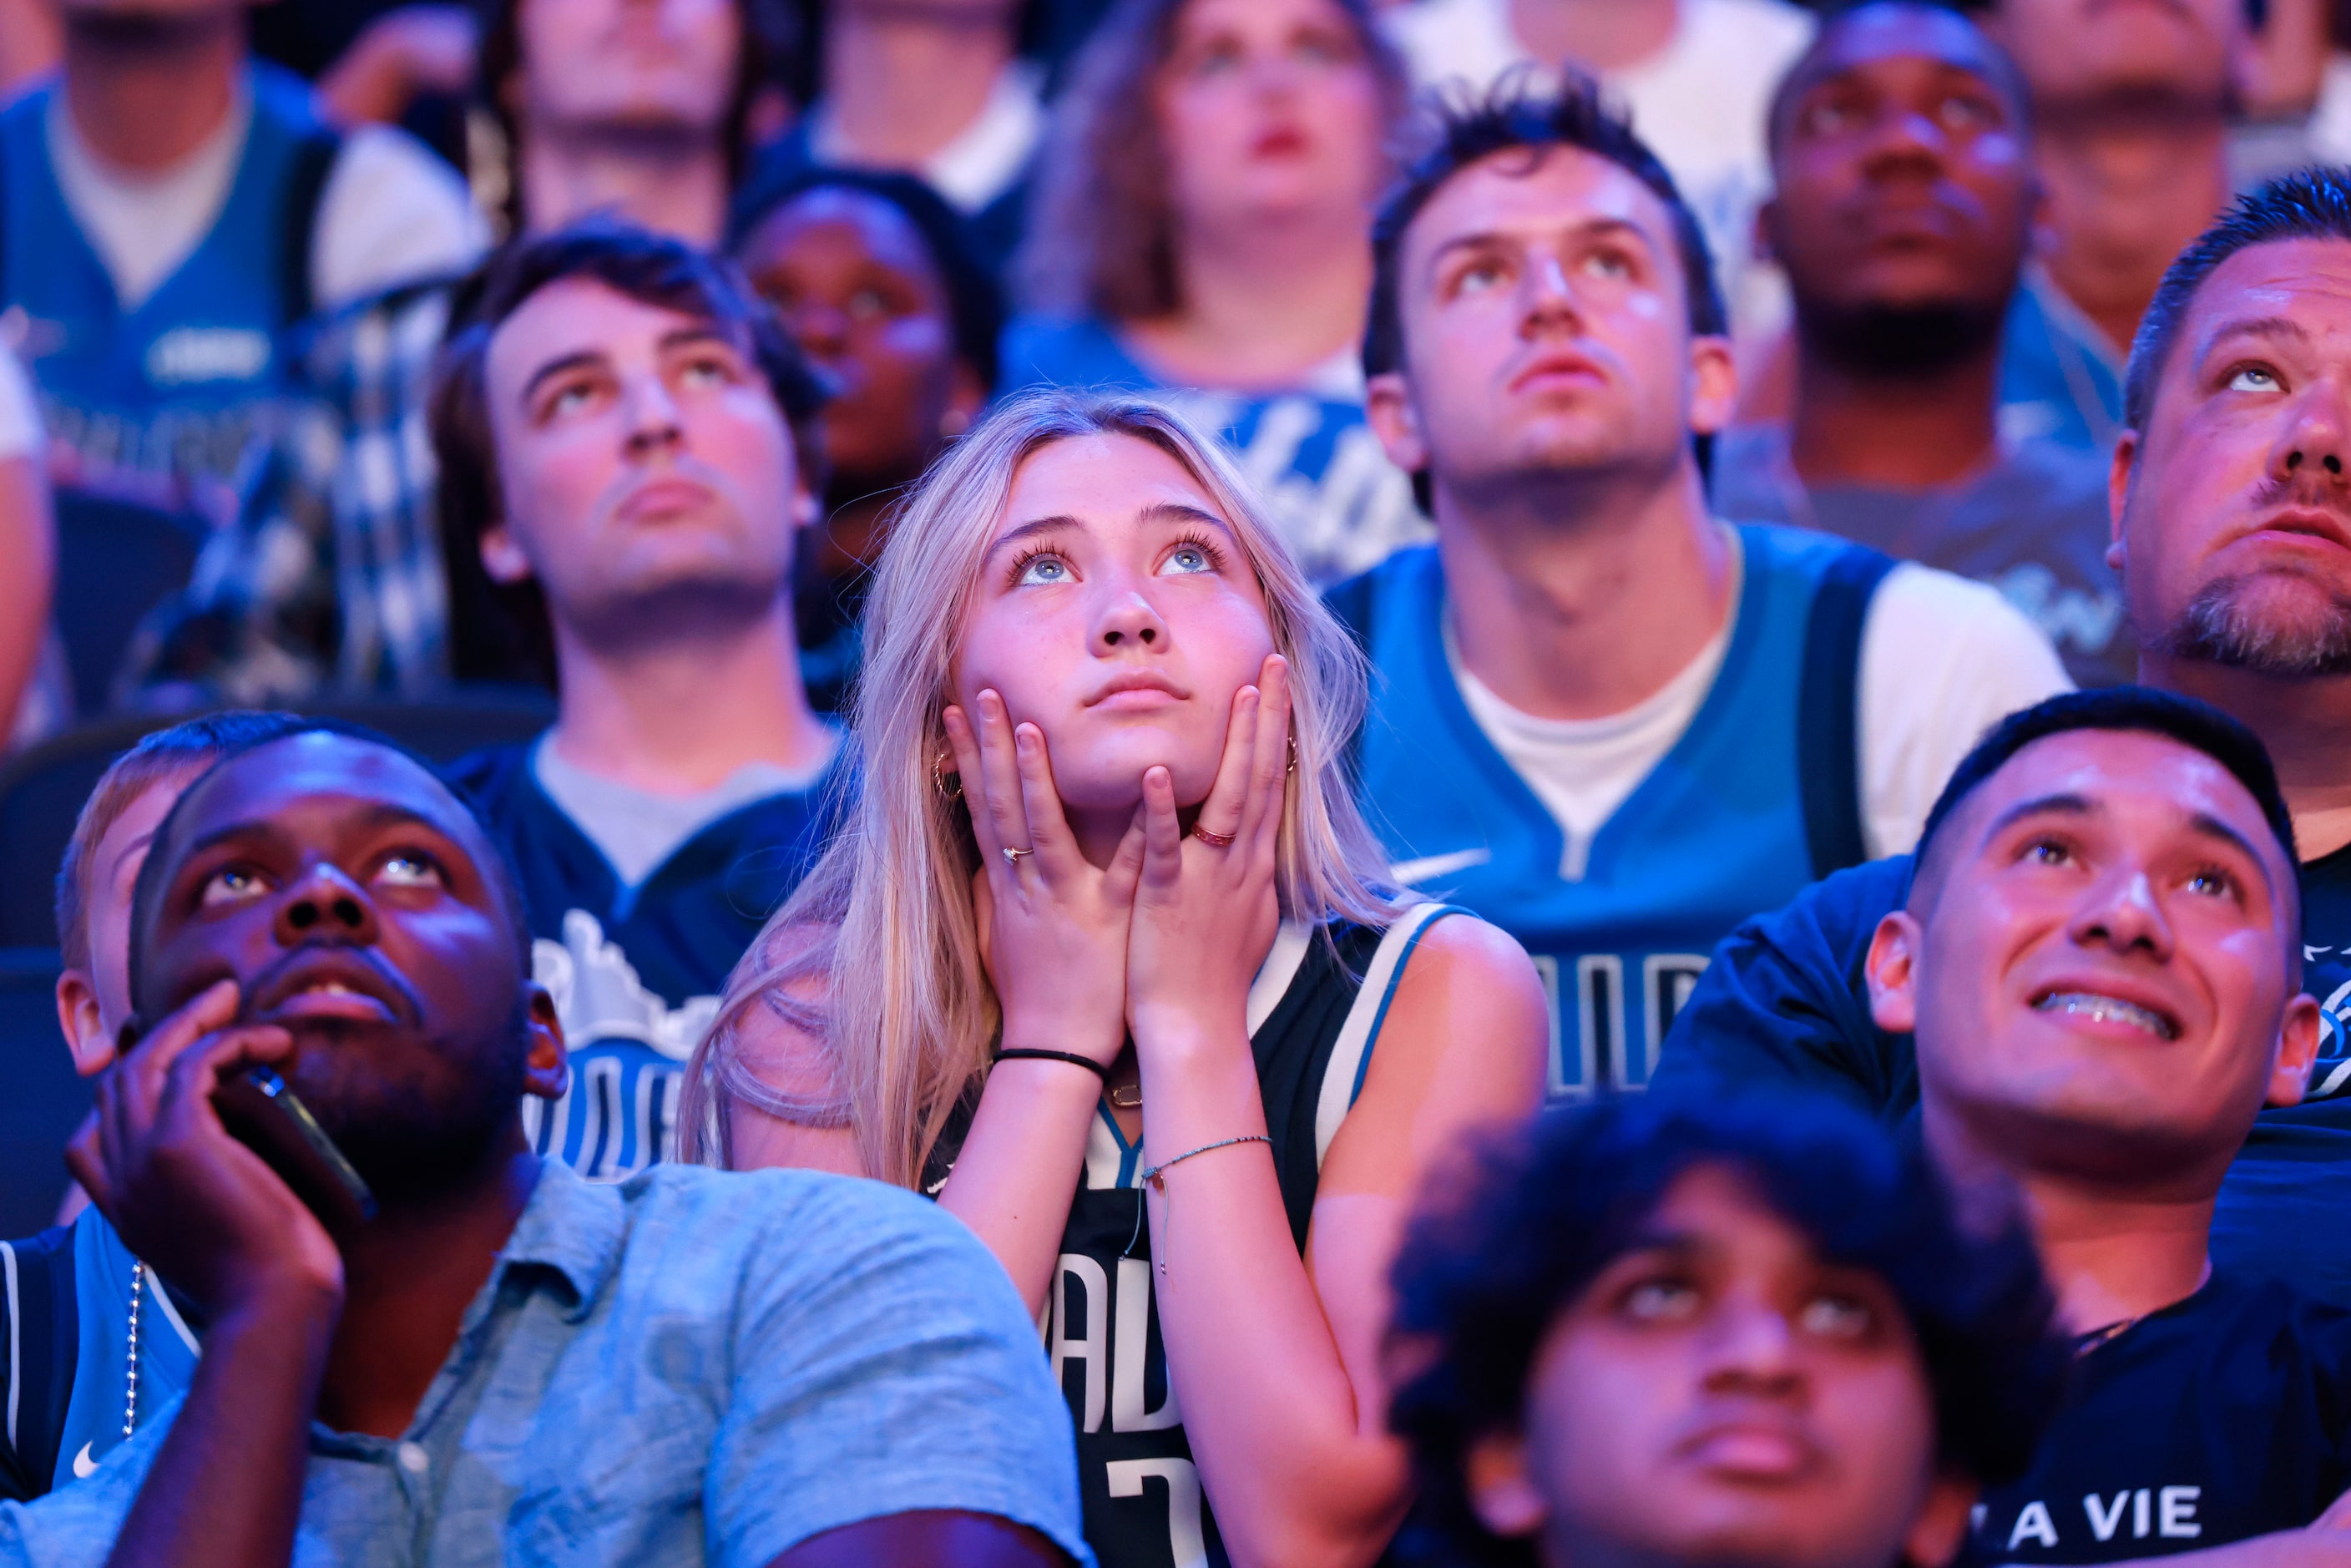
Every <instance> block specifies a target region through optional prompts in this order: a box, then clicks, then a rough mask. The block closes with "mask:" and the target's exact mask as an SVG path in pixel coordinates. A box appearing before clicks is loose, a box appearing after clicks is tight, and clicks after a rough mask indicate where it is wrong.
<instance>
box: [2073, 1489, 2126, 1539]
mask: <svg viewBox="0 0 2351 1568" xmlns="http://www.w3.org/2000/svg"><path fill="white" fill-rule="evenodd" d="M2129 1501H2130V1493H2128V1492H2126V1491H2118V1492H2116V1493H2115V1506H2114V1507H2113V1508H2111V1509H2109V1510H2106V1511H2103V1512H2101V1511H2099V1508H2098V1494H2097V1493H2095V1492H2092V1493H2091V1494H2090V1495H2089V1496H2087V1497H2085V1498H2084V1499H2083V1500H2082V1511H2083V1512H2085V1513H2086V1514H2088V1515H2089V1516H2090V1533H2091V1534H2093V1535H2095V1536H2096V1537H2097V1538H2098V1539H2099V1540H2100V1541H2112V1540H2113V1539H2114V1538H2115V1531H2116V1529H2117V1528H2119V1527H2120V1526H2121V1524H2122V1521H2123V1505H2124V1504H2126V1503H2127V1502H2129Z"/></svg>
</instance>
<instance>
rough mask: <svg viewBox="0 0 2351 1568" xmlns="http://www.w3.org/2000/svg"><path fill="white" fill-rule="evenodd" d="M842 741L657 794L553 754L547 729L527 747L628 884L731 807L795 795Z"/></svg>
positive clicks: (537, 771)
mask: <svg viewBox="0 0 2351 1568" xmlns="http://www.w3.org/2000/svg"><path fill="white" fill-rule="evenodd" d="M840 749H841V737H840V735H839V734H838V732H836V733H835V734H834V736H833V743H832V744H831V746H829V747H825V752H824V755H823V756H822V757H820V758H817V760H816V762H815V763H814V765H812V766H810V767H809V768H802V769H800V770H799V771H797V772H795V771H794V770H792V769H791V768H779V767H778V766H777V765H776V764H774V763H772V762H747V763H745V764H744V765H743V766H742V767H740V768H737V769H735V771H734V772H732V773H729V774H728V775H727V776H726V778H724V779H720V780H719V781H718V782H717V783H716V784H714V785H712V786H711V787H710V788H709V789H702V790H697V791H696V792H695V793H694V794H691V795H661V794H656V793H654V792H653V790H651V789H637V788H636V787H635V786H633V785H629V784H622V783H618V782H616V781H614V780H612V779H607V778H605V777H604V776H603V775H602V774H601V773H590V772H589V771H588V770H587V769H586V768H577V767H574V766H573V765H572V764H570V763H569V762H566V761H564V760H563V758H561V757H559V756H558V755H557V754H556V750H555V732H554V731H553V730H551V729H550V730H549V731H548V732H547V733H546V734H545V735H542V736H540V737H538V744H537V745H535V746H533V747H531V748H530V770H531V774H532V776H533V777H534V778H536V779H538V787H539V788H540V789H544V790H546V791H547V798H548V799H549V800H552V801H554V802H555V803H556V804H557V805H559V806H560V807H562V808H563V814H564V815H565V816H567V817H569V818H570V819H571V821H572V822H573V823H574V824H575V825H577V826H578V828H579V829H580V831H581V832H582V833H585V834H586V835H587V836H588V841H589V842H590V843H592V844H594V845H595V846H596V848H597V849H598V850H600V851H601V852H602V853H603V856H604V858H605V859H606V860H607V861H610V862H611V865H612V869H613V871H615V872H616V873H619V874H620V878H621V883H622V885H623V886H625V887H635V886H637V885H639V884H640V883H643V881H644V880H645V878H647V877H649V876H651V875H653V873H654V871H655V870H657V869H658V868H659V867H660V865H661V863H662V862H664V861H665V860H667V859H669V857H670V856H671V855H672V854H674V853H675V852H676V850H677V847H678V846H679V845H680V844H683V843H684V842H685V841H686V840H688V839H690V838H692V837H694V835H695V834H696V833H698V832H700V831H702V830H703V829H705V828H706V827H708V826H709V825H710V824H711V823H713V822H715V821H717V820H718V819H719V818H721V817H723V816H725V815H726V813H728V812H729V811H733V810H739V809H740V808H742V807H745V806H747V805H749V804H750V803H751V802H752V801H754V800H766V799H767V798H768V796H770V795H797V794H799V793H801V792H803V791H805V790H807V789H810V787H811V786H813V785H814V784H815V783H816V781H817V780H818V779H821V778H823V777H824V770H825V769H826V768H830V767H831V766H832V758H833V755H834V754H835V753H836V752H838V751H839V750H840Z"/></svg>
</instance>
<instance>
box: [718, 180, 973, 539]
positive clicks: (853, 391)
mask: <svg viewBox="0 0 2351 1568" xmlns="http://www.w3.org/2000/svg"><path fill="white" fill-rule="evenodd" d="M740 259H741V261H742V263H743V267H744V270H745V271H746V272H747V273H748V274H749V275H750V278H751V282H752V285H753V286H754V287H757V288H758V291H759V292H760V293H761V294H763V295H765V296H766V297H767V298H768V299H769V300H770V301H772V302H773V303H774V305H775V307H776V308H777V310H778V313H779V314H780V315H781V316H782V317H783V319H784V325H785V326H786V328H788V329H789V330H790V332H791V334H792V336H793V337H794V338H795V339H796V340H798V341H799V346H800V350H801V352H803V353H805V354H806V355H807V356H808V358H809V360H810V362H811V363H813V364H814V365H815V366H816V367H817V368H818V369H819V370H820V371H823V372H824V374H825V377H826V379H827V380H828V381H829V382H831V385H832V389H833V395H832V399H831V402H827V403H826V404H825V409H824V416H823V417H824V449H825V459H826V461H827V463H829V464H830V465H831V469H832V474H833V477H834V480H835V488H836V489H838V490H840V491H841V492H842V493H843V494H844V495H846V494H848V493H850V492H851V490H852V488H854V489H855V490H856V491H858V492H861V493H862V491H863V490H864V489H867V488H872V487H875V486H889V485H897V484H904V483H905V482H906V481H908V480H910V479H912V478H914V477H915V476H918V475H919V474H920V473H921V472H922V470H923V468H924V466H925V465H926V464H928V463H929V461H930V459H931V457H932V455H934V454H935V453H936V452H937V451H938V449H939V446H940V444H941V443H942V442H943V441H944V440H945V439H946V434H948V432H949V430H950V429H951V428H954V429H959V428H961V427H962V426H963V425H964V424H967V423H969V422H970V420H971V419H972V417H973V416H974V415H976V414H977V413H978V411H979V407H980V404H981V402H983V401H984V399H985V394H984V392H983V391H982V389H981V387H980V385H979V380H978V377H977V375H975V374H974V373H973V372H972V371H971V370H970V368H969V367H967V366H966V365H965V364H964V363H963V362H962V361H960V360H958V359H957V358H956V351H955V324H954V320H953V319H952V317H951V315H950V313H949V310H948V305H947V295H946V284H945V282H944V281H943V280H942V279H941V277H939V271H938V267H937V266H936V265H935V263H934V262H933V260H932V259H931V254H930V251H929V248H928V247H927V246H925V244H924V243H923V237H922V235H920V234H919V233H917V232H916V230H915V228H914V225H913V224H912V223H910V222H909V221H908V220H907V219H906V217H905V215H904V214H902V213H900V212H899V211H898V209H897V208H896V207H894V206H893V205H891V204H889V203H888V202H886V201H883V199H882V198H881V197H879V196H876V195H872V194H871V193H866V192H862V191H852V190H845V189H841V188H838V187H835V188H831V189H820V190H815V191H810V193H807V194H806V195H803V196H799V197H796V198H794V199H793V200H792V201H790V202H789V203H787V204H785V205H783V206H782V207H779V208H778V209H777V210H776V211H775V212H774V213H772V214H769V215H768V217H767V218H766V219H765V220H764V221H763V222H761V223H760V225H758V227H757V228H756V229H754V230H753V231H752V232H751V235H750V236H749V237H748V238H747V239H746V240H745V241H744V243H743V245H742V246H741V251H740ZM950 416H953V417H950Z"/></svg>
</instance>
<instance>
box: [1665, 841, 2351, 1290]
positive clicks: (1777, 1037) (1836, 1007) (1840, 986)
mask: <svg viewBox="0 0 2351 1568" xmlns="http://www.w3.org/2000/svg"><path fill="white" fill-rule="evenodd" d="M1909 879H1910V859H1909V857H1908V856H1907V855H1897V856H1894V857H1892V858H1890V859H1886V860H1882V861H1873V862H1870V863H1868V864H1866V865H1860V866H1855V867H1853V868H1852V869H1850V870H1848V871H1841V872H1838V873H1835V874H1834V875H1833V876H1830V877H1827V878H1825V879H1823V880H1822V881H1820V882H1818V883H1813V885H1812V886H1810V887H1808V888H1806V889H1805V890H1804V891H1803V892H1802V893H1801V894H1797V895H1796V897H1795V899H1794V900H1793V901H1792V903H1790V904H1786V905H1784V906H1782V907H1781V908H1779V909H1775V910H1773V911H1771V913H1770V914H1767V915H1757V916H1756V917H1755V918H1754V919H1752V920H1750V921H1748V922H1746V923H1745V924H1744V925H1740V927H1739V928H1738V929H1737V930H1735V931H1733V932H1732V933H1731V934H1730V936H1728V937H1726V938H1725V939H1724V940H1723V942H1722V943H1721V944H1720V946H1718V947H1716V949H1715V951H1714V956H1713V958H1712V960H1711V962H1709V963H1708V966H1707V969H1706V972H1705V973H1704V974H1703V975H1701V976H1700V977H1698V983H1697V985H1696V987H1695V988H1693V989H1692V990H1691V992H1690V996H1689V999H1688V1000H1687V1002H1686V1003H1685V1004H1684V1005H1683V1007H1682V1010H1681V1011H1680V1013H1678V1014H1677V1016H1676V1017H1675V1019H1674V1023H1673V1028H1672V1030H1670V1031H1669V1032H1668V1033H1667V1037H1666V1041H1665V1048H1664V1050H1663V1051H1662V1053H1661V1058H1660V1060H1659V1062H1658V1065H1657V1071H1656V1076H1655V1078H1654V1080H1653V1081H1652V1087H1653V1088H1655V1089H1656V1090H1658V1091H1661V1092H1672V1091H1677V1090H1683V1091H1687V1090H1693V1089H1695V1090H1698V1091H1700V1092H1703V1091H1704V1090H1705V1089H1706V1088H1707V1087H1708V1086H1725V1085H1735V1084H1739V1083H1743V1082H1764V1083H1779V1084H1785V1083H1789V1082H1798V1083H1802V1084H1806V1085H1809V1086H1811V1087H1813V1088H1817V1089H1822V1090H1825V1091H1827V1092H1831V1093H1834V1094H1836V1095H1839V1096H1840V1097H1842V1098H1844V1099H1846V1100H1849V1101H1851V1102H1853V1103H1855V1104H1857V1105H1859V1106H1861V1107H1862V1108H1863V1109H1865V1110H1867V1111H1870V1112H1873V1113H1876V1114H1878V1115H1880V1116H1882V1117H1884V1118H1885V1119H1886V1120H1887V1121H1889V1122H1896V1123H1899V1122H1904V1121H1907V1120H1908V1119H1909V1118H1910V1117H1911V1116H1912V1115H1914V1114H1915V1113H1916V1112H1917V1104H1918V1068H1917V1060H1916V1058H1915V1056H1914V1054H1913V1047H1912V1043H1911V1039H1910V1037H1909V1036H1908V1035H1907V1034H1902V1035H1895V1034H1888V1033H1887V1032H1886V1031H1885V1030H1881V1029H1879V1028H1878V1027H1877V1025H1876V1023H1875V1022H1874V1021H1873V1020H1872V1019H1871V1018H1870V1016H1869V988H1868V984H1867V981H1866V979H1865V977H1864V975H1863V965H1864V964H1865V961H1866V960H1867V958H1868V956H1869V944H1870V939H1871V938H1872V937H1873V936H1875V935H1876V931H1877V923H1878V922H1879V921H1880V920H1881V919H1883V918H1884V917H1885V916H1886V915H1887V914H1888V913H1890V912H1891V911H1893V910H1894V909H1896V907H1898V906H1899V905H1900V904H1901V902H1902V898H1903V895H1904V893H1905V890H1906V889H1907V886H1908V884H1909ZM2302 902H2303V916H2302V925H2303V958H2304V964H2303V976H2302V985H2303V989H2304V990H2306V991H2308V992H2310V994H2311V995H2313V996H2314V997H2316V998H2318V1001H2319V1004H2320V1008H2321V1011H2322V1014H2323V1019H2322V1022H2321V1025H2320V1035H2319V1047H2318V1061H2317V1063H2316V1065H2315V1066H2314V1067H2313V1068H2312V1069H2311V1073H2310V1087H2309V1089H2308V1091H2307V1092H2306V1093H2305V1095H2304V1099H2303V1103H2301V1104H2299V1105H2295V1106H2292V1107H2289V1108H2287V1109H2283V1110H2275V1109H2265V1110H2263V1111H2262V1113H2261V1115H2260V1116H2259V1117H2258V1118H2257V1119H2256V1120H2255V1122H2254V1124H2253V1130H2252V1135H2251V1136H2250V1137H2249V1138H2247V1139H2246V1141H2245V1147H2244V1151H2243V1152H2242V1153H2241V1155H2238V1157H2237V1161H2236V1163H2235V1164H2234V1165H2233V1166H2231V1167H2230V1170H2229V1176H2228V1179H2227V1180H2226V1181H2225V1182H2223V1183H2222V1184H2221V1187H2220V1208H2219V1212H2218V1213H2217V1214H2216V1215H2215V1216H2214V1218H2213V1224H2212V1261H2213V1265H2214V1267H2215V1268H2217V1269H2220V1270H2226V1271H2228V1272H2231V1273H2232V1274H2235V1275H2237V1276H2239V1277H2241V1278H2243V1279H2247V1280H2263V1279H2276V1280H2284V1281H2287V1282H2289V1283H2290V1284H2292V1285H2293V1286H2294V1288H2295V1289H2296V1290H2298V1291H2302V1292H2304V1294H2306V1295H2310V1296H2314V1297H2316V1298H2319V1299H2321V1300H2324V1301H2332V1302H2335V1303H2337V1304H2339V1305H2342V1306H2346V1307H2351V1051H2346V1018H2351V848H2346V849H2341V850H2337V851H2335V852H2334V853H2333V854H2330V855H2326V856H2324V857H2322V858H2320V859H2318V860H2314V861H2306V862H2304V864H2303V867H2302Z"/></svg>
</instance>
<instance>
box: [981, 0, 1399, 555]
mask: <svg viewBox="0 0 2351 1568" xmlns="http://www.w3.org/2000/svg"><path fill="white" fill-rule="evenodd" d="M1405 103H1406V87H1405V75H1404V71H1403V68H1402V67H1401V65H1400V64H1399V63H1398V61H1397V60H1396V57H1395V55H1394V53H1393V52H1392V51H1391V50H1390V49H1389V48H1388V47H1387V45H1386V44H1385V42H1384V41H1383V40H1382V38H1381V37H1380V36H1379V34H1378V33H1377V31H1376V30H1375V29H1374V27H1373V26H1372V23H1371V19H1370V14H1369V11H1368V9H1367V7H1366V5H1364V0H1122V4H1121V5H1120V6H1119V7H1118V8H1117V9H1116V10H1114V11H1113V13H1112V14H1111V16H1110V18H1109V19H1108V20H1107V21H1106V22H1105V23H1104V24H1103V26H1102V30H1101V31H1100V32H1099V33H1098V34H1097V35H1096V36H1095V37H1094V39H1093V40H1092V42H1091V43H1090V44H1089V45H1088V46H1087V47H1086V49H1085V51H1084V52H1083V53H1082V54H1081V56H1080V57H1079V58H1078V62H1077V64H1076V67H1075V69H1074V79H1073V81H1072V83H1071V88H1070V90H1069V92H1068V94H1067V95H1066V96H1065V97H1064V99H1062V101H1061V107H1060V109H1059V110H1058V111H1057V113H1056V118H1055V121H1054V126H1053V130H1052V132H1051V135H1050V139H1049V140H1048V141H1047V144H1046V150H1045V152H1044V156H1043V161H1042V162H1041V163H1040V167H1039V172H1038V175H1037V180H1038V186H1037V197H1036V210H1035V213H1034V214H1033V215H1032V218H1031V221H1030V224H1029V246H1028V248H1027V250H1026V251H1025V252H1024V253H1023V255H1022V256H1021V257H1020V261H1019V268H1018V272H1019V290H1020V292H1021V294H1022V297H1023V298H1022V303H1023V305H1024V306H1025V307H1026V308H1027V310H1028V314H1026V315H1024V316H1022V317H1020V318H1019V319H1016V320H1015V321H1014V322H1013V324H1012V328H1011V329H1010V331H1009V332H1008V333H1007V335H1006V338H1005V353H1004V372H1005V378H1006V384H1007V385H1008V387H1013V388H1018V387H1022V386H1029V385H1034V384H1040V383H1044V384H1051V385H1059V386H1075V387H1116V388H1122V389H1131V390H1135V391H1143V392H1154V393H1166V394H1170V401H1172V402H1174V403H1175V405H1176V406H1178V407H1180V408H1182V409H1183V410H1184V411H1185V412H1186V413H1189V414H1191V415H1192V416H1193V417H1194V418H1195V419H1196V421H1197V422H1198V423H1201V424H1204V425H1207V426H1209V427H1211V428H1214V429H1217V430H1219V431H1220V432H1221V433H1222V434H1224V437H1225V440H1226V442H1227V444H1228V445H1229V446H1231V447H1232V449H1233V450H1234V452H1235V454H1236V455H1237V456H1238V458H1239V460H1240V465H1241V467H1242V470H1243V471H1244V472H1246V473H1247V474H1249V476H1251V477H1252V478H1254V479H1255V480H1257V481H1258V483H1259V486H1261V487H1262V488H1263V489H1264V491H1265V493H1266V501H1267V505H1268V507H1269V510H1270V512H1271V514H1272V517H1273V522H1274V525H1275V527H1276V528H1278V529H1279V530H1280V533H1281V534H1282V536H1283V538H1285V539H1286V540H1287V541H1288V543H1289V545H1290V550H1291V553H1292V554H1294V555H1296V556H1297V557H1298V558H1299V562H1300V564H1301V566H1302V567H1303V568H1304V569H1305V570H1306V573H1307V575H1308V577H1310V578H1311V579H1312V580H1316V581H1318V582H1332V581H1336V580H1340V579H1342V578H1345V577H1349V576H1352V575H1353V574H1354V573H1355V572H1358V571H1361V570H1364V569H1366V568H1368V567H1371V566H1373V565H1374V564H1375V563H1377V562H1378V561H1379V560H1381V559H1383V558H1384V557H1385V556H1386V555H1387V553H1388V552H1389V551H1390V550H1393V549H1395V548H1396V546H1398V545H1399V544H1403V543H1405V542H1407V541H1409V540H1414V539H1417V538H1422V537H1424V536H1425V531H1426V524H1425V523H1424V522H1423V520H1422V518H1421V516H1420V512H1419V509H1418V508H1417V507H1416V506H1415V505H1414V503H1413V497H1412V486H1411V482H1410V481H1409V480H1408V479H1407V478H1406V477H1405V475H1404V474H1403V473H1402V472H1401V471H1400V470H1398V469H1397V468H1395V466H1394V465H1391V464H1390V463H1389V462H1388V461H1387V459H1386V458H1385V456H1384V455H1382V454H1381V452H1380V449H1379V444H1378V443H1377V442H1376V441H1374V439H1373V438H1372V435H1371V433H1370V432H1369V431H1368V430H1367V429H1365V428H1364V412H1363V401H1364V389H1363V381H1364V378H1363V371H1362V368H1361V366H1360V365H1359V364H1358V362H1357V355H1358V346H1359V343H1360V340H1361V339H1362V337H1363V330H1364V312H1365V308H1366V306H1367V304H1368V301H1369V299H1370V298H1371V282H1372V264H1371V244H1370V235H1371V214H1372V205H1373V204H1374V202H1375V201H1376V200H1377V199H1378V196H1379V192H1380V190H1381V188H1382V187H1383V186H1384V184H1385V183H1387V180H1388V177H1389V176H1390V175H1391V174H1392V173H1393V172H1395V163H1394V159H1393V156H1392V154H1391V152H1390V147H1389V143H1390V141H1392V140H1393V137H1394V134H1395V131H1396V130H1397V129H1398V127H1399V126H1400V125H1401V124H1402V122H1403V119H1404V114H1405Z"/></svg>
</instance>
